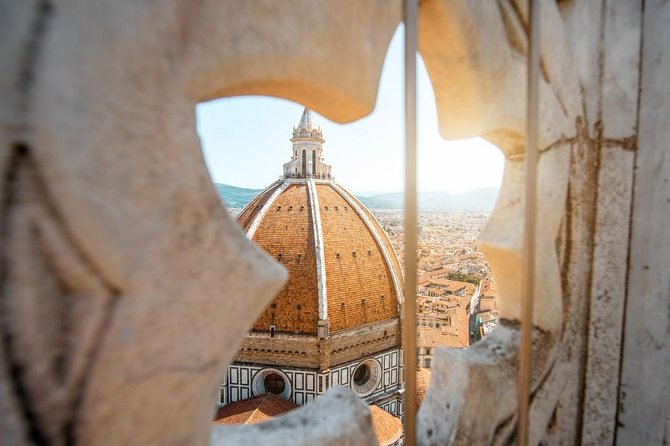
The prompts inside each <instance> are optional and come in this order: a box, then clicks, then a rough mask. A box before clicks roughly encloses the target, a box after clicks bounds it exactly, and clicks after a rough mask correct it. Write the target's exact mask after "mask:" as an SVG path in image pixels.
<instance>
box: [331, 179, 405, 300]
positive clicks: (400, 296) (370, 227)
mask: <svg viewBox="0 0 670 446" xmlns="http://www.w3.org/2000/svg"><path fill="white" fill-rule="evenodd" d="M331 184H332V186H333V189H335V190H336V191H337V192H338V193H339V194H340V195H341V196H342V198H344V200H345V201H346V202H347V203H349V205H350V206H351V207H352V208H353V209H354V210H355V211H356V213H357V214H358V215H359V216H360V217H361V218H362V219H363V221H364V222H365V225H366V226H367V227H368V230H369V231H370V233H371V234H372V236H373V237H374V238H375V241H376V242H377V246H379V248H380V249H381V250H382V255H383V256H384V260H385V261H386V265H387V266H388V269H389V272H390V273H391V278H392V280H393V288H394V289H395V293H396V296H397V299H398V303H399V304H402V302H403V296H404V295H403V292H402V289H401V288H400V281H399V280H398V276H397V275H396V271H395V268H394V267H393V262H392V261H391V256H390V254H389V252H388V250H387V249H386V245H385V244H384V241H383V240H382V239H381V236H380V235H379V233H378V232H377V230H376V228H375V226H374V225H373V224H372V222H371V221H370V219H369V218H368V216H367V215H366V213H365V212H363V210H362V209H361V207H360V206H359V205H358V202H357V201H356V200H355V199H354V198H353V197H350V196H349V194H348V193H347V192H346V191H345V190H344V189H342V188H341V187H340V186H338V185H337V183H335V182H333V183H331ZM373 218H374V217H373ZM380 227H381V226H380ZM394 254H395V251H394Z"/></svg>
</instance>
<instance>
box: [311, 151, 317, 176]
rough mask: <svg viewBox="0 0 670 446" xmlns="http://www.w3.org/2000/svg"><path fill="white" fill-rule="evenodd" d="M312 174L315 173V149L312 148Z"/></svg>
mask: <svg viewBox="0 0 670 446" xmlns="http://www.w3.org/2000/svg"><path fill="white" fill-rule="evenodd" d="M312 175H316V150H312Z"/></svg>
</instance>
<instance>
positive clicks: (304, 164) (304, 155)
mask: <svg viewBox="0 0 670 446" xmlns="http://www.w3.org/2000/svg"><path fill="white" fill-rule="evenodd" d="M302 174H303V175H307V152H305V149H302Z"/></svg>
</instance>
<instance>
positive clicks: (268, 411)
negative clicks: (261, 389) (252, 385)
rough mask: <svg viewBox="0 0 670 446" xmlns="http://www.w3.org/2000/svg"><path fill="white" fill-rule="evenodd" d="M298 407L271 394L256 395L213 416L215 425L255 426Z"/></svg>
mask: <svg viewBox="0 0 670 446" xmlns="http://www.w3.org/2000/svg"><path fill="white" fill-rule="evenodd" d="M296 407H298V406H297V405H296V404H294V403H292V402H291V401H287V400H285V399H284V398H281V397H279V396H277V395H274V394H272V393H265V394H262V395H257V396H255V397H253V398H249V399H246V400H242V401H237V402H234V403H230V404H228V405H225V406H223V407H220V408H219V410H217V411H216V414H215V415H214V423H216V424H256V423H262V422H264V421H268V420H271V419H272V418H274V417H276V416H277V415H281V414H283V413H286V412H288V411H290V410H292V409H295V408H296Z"/></svg>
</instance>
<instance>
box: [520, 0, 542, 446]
mask: <svg viewBox="0 0 670 446" xmlns="http://www.w3.org/2000/svg"><path fill="white" fill-rule="evenodd" d="M528 1H529V5H528V6H529V9H528V17H529V19H528V20H529V26H528V55H527V57H528V59H527V66H526V69H527V78H526V212H525V218H524V228H525V229H526V230H525V234H524V236H525V240H524V253H523V255H524V271H523V293H522V305H521V349H520V353H519V381H518V390H519V419H518V423H519V424H518V429H517V432H518V439H519V445H520V446H527V445H528V441H529V432H530V416H529V415H530V414H529V412H530V411H529V409H530V382H531V369H532V364H531V353H532V348H533V339H532V334H533V300H534V297H535V240H536V217H537V161H538V126H539V114H540V113H539V98H540V91H539V86H540V84H539V82H540V81H539V79H540V1H538V0H528Z"/></svg>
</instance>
